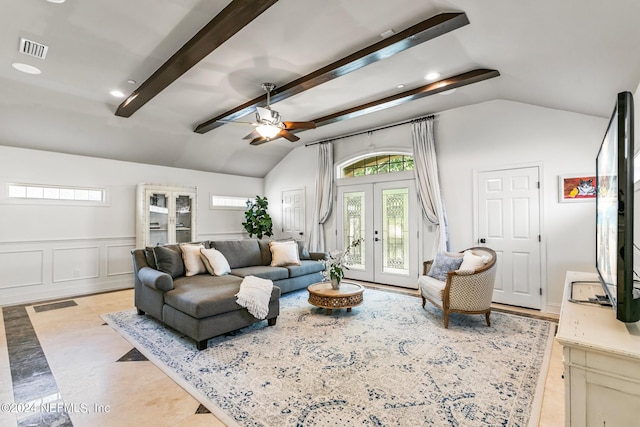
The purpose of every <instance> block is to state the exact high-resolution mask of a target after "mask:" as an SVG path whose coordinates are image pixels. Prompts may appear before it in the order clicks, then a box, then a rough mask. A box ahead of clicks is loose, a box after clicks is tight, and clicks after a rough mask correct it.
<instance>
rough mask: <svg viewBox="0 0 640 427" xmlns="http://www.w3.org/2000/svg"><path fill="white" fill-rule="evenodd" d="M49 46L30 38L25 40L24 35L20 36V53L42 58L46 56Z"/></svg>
mask: <svg viewBox="0 0 640 427" xmlns="http://www.w3.org/2000/svg"><path fill="white" fill-rule="evenodd" d="M48 50H49V46H45V45H43V44H40V43H36V42H34V41H31V40H27V39H25V38H24V37H20V53H24V54H25V55H29V56H33V57H35V58H40V59H44V58H45V57H46V56H47V51H48Z"/></svg>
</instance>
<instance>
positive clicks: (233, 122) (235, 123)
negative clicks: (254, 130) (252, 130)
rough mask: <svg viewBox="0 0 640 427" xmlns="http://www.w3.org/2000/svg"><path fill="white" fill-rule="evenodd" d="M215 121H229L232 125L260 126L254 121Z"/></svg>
mask: <svg viewBox="0 0 640 427" xmlns="http://www.w3.org/2000/svg"><path fill="white" fill-rule="evenodd" d="M216 121H217V122H221V123H229V124H232V125H251V126H260V124H259V123H256V122H239V121H237V120H216Z"/></svg>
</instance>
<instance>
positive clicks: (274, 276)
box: [231, 265, 289, 280]
mask: <svg viewBox="0 0 640 427" xmlns="http://www.w3.org/2000/svg"><path fill="white" fill-rule="evenodd" d="M231 274H233V275H234V276H238V277H246V276H257V277H260V278H261V279H269V280H282V279H287V278H288V277H289V270H287V269H286V268H285V267H269V266H266V265H255V266H252V267H243V268H234V269H232V270H231Z"/></svg>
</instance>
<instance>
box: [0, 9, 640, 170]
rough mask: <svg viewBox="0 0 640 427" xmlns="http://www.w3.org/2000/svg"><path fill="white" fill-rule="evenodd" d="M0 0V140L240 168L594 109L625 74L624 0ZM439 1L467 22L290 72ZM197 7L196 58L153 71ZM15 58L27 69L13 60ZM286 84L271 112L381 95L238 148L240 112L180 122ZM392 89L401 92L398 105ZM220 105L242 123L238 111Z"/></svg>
mask: <svg viewBox="0 0 640 427" xmlns="http://www.w3.org/2000/svg"><path fill="white" fill-rule="evenodd" d="M256 4H260V5H262V9H263V10H262V9H261V10H259V11H257V12H256V13H255V16H247V17H245V18H246V19H244V18H243V16H240V15H237V14H235V15H234V14H232V15H230V16H229V17H228V18H229V19H227V20H224V21H223V20H222V17H224V13H225V11H229V10H230V8H232V9H233V8H234V7H240V6H248V7H250V6H252V5H253V6H255V5H256ZM233 10H243V9H233ZM0 12H1V13H0V28H2V32H1V33H0V34H1V37H0V52H1V53H2V55H1V56H0V57H2V58H3V61H4V64H2V66H0V145H8V146H17V147H24V148H33V149H41V150H49V151H56V152H63V153H71V154H80V155H87V156H94V157H103V158H110V159H118V160H126V161H133V162H142V163H150V164H157V165H165V166H175V167H181V168H189V169H197V170H205V171H212V172H221V173H230V174H238V175H246V176H256V177H262V176H265V175H266V173H268V171H269V170H271V169H272V168H273V167H274V166H275V165H276V164H277V163H278V162H279V161H280V160H281V159H282V158H283V157H284V156H286V154H287V153H288V152H289V151H290V150H291V149H293V148H295V147H298V146H300V145H303V144H305V143H309V142H315V141H318V140H322V139H325V138H330V137H334V136H339V135H343V134H347V133H351V132H356V131H360V130H363V129H368V128H372V127H377V126H382V125H385V124H389V123H395V122H398V121H401V120H407V119H410V118H413V117H418V116H422V115H426V114H429V113H437V112H442V111H446V110H448V109H452V108H458V107H462V106H465V105H469V104H477V103H481V102H485V101H489V100H494V99H506V100H512V101H518V102H525V103H529V104H534V105H539V106H543V107H548V108H555V109H561V110H567V111H573V112H577V113H583V114H590V115H595V116H600V117H607V116H608V115H609V114H610V111H611V109H612V108H613V100H614V96H615V94H616V93H617V92H619V91H621V90H632V91H633V90H635V88H636V87H637V85H638V83H639V81H640V55H638V54H637V46H638V44H639V42H640V25H638V20H639V17H640V2H637V1H636V0H617V1H615V2H602V1H600V0H560V1H553V2H550V1H543V2H540V1H537V0H521V1H517V2H514V1H512V0H493V1H491V2H479V1H477V0H450V1H444V0H424V1H415V0H395V1H393V2H390V1H386V0H323V1H315V0H314V1H312V0H260V1H258V0H255V1H242V0H234V1H228V0H222V1H213V0H136V1H128V0H110V1H103V2H97V1H80V0H66V1H65V2H64V3H60V4H55V3H50V2H48V1H45V0H7V1H3V3H2V6H1V10H0ZM449 12H454V13H460V12H462V13H464V14H465V16H466V19H468V21H469V23H468V24H467V25H460V26H455V28H451V29H447V31H442V34H437V36H434V37H427V38H426V39H425V41H422V40H418V41H419V43H418V42H417V41H416V37H420V36H412V38H409V39H406V40H405V42H398V43H399V44H396V45H395V47H398V46H400V45H401V44H402V43H406V44H410V45H412V46H411V47H409V48H407V49H406V50H402V49H397V50H401V51H399V52H398V53H395V54H394V55H386V53H388V51H381V53H380V54H376V55H370V56H369V57H368V59H367V60H366V65H364V66H361V65H363V64H362V63H360V62H358V61H354V62H353V63H352V64H350V65H348V66H345V67H343V68H342V69H338V70H337V71H331V72H329V73H327V74H326V75H325V76H324V77H322V78H316V79H315V80H313V79H312V78H309V79H308V80H305V78H307V76H309V75H310V74H312V73H314V72H316V71H317V70H322V69H323V68H324V67H327V66H329V65H331V64H333V63H336V62H337V61H340V60H342V59H344V58H347V57H349V56H350V55H354V54H355V53H357V52H358V51H361V50H362V49H366V48H368V47H370V46H380V45H381V44H384V43H385V41H389V40H391V41H393V40H392V39H390V38H389V34H390V33H389V30H391V31H393V34H396V35H399V34H401V32H402V31H404V30H407V29H409V28H411V27H412V26H415V25H416V24H419V23H421V22H423V21H425V20H428V19H430V18H432V17H434V16H437V15H439V14H442V13H449ZM221 13H223V15H220V14H221ZM216 17H218V18H216ZM216 19H218V21H216ZM243 19H244V21H243ZM212 20H213V22H214V24H215V25H212V26H211V29H212V31H213V34H214V35H215V40H213V41H211V39H205V41H204V42H202V43H201V44H200V46H204V47H205V53H204V54H202V49H200V54H201V57H194V56H189V55H192V54H187V56H185V57H184V58H180V61H177V64H178V68H180V67H182V68H184V69H187V71H186V72H184V73H183V74H178V75H174V76H172V77H171V78H168V73H170V72H174V71H172V70H171V68H170V67H169V65H171V64H170V63H169V65H164V67H163V64H167V61H169V60H170V58H171V57H172V56H173V55H174V54H176V52H179V51H180V49H181V48H183V46H185V44H187V42H188V41H189V40H190V39H192V38H193V37H194V36H196V34H198V32H199V31H200V30H201V29H203V27H204V28H206V27H205V26H206V25H207V24H208V23H210V22H212ZM458 27H459V28H458ZM221 29H225V31H227V30H228V31H227V34H223V32H222V31H221ZM203 31H204V30H203ZM383 34H384V36H383ZM21 37H24V38H26V39H29V40H32V41H35V42H38V43H42V44H45V45H47V46H48V47H49V49H48V52H47V56H46V58H45V59H44V60H41V59H38V58H33V57H29V56H26V55H24V54H22V53H19V52H18V47H19V41H20V38H21ZM391 37H394V36H391ZM395 37H397V36H395ZM388 44H392V43H390V42H389V43H388ZM414 44H415V45H414ZM189 47H190V46H189V45H187V46H186V47H185V49H187V51H188V48H189ZM206 49H208V50H210V53H207V52H206ZM188 52H190V51H188ZM386 56H388V57H386ZM378 57H381V58H378ZM372 58H373V59H379V60H377V61H371V59H372ZM190 60H191V61H192V62H193V64H194V65H193V66H192V67H189V66H190V65H191V64H186V65H189V66H184V67H183V65H185V61H186V62H188V61H190ZM15 62H20V63H26V64H29V65H33V66H36V67H38V68H39V69H40V70H41V71H42V73H41V74H39V75H29V74H24V73H21V72H18V71H16V70H15V69H14V68H12V67H11V64H12V63H15ZM479 69H480V70H489V71H490V70H497V71H498V72H499V76H497V73H495V72H493V73H492V75H491V76H487V77H486V79H484V78H482V79H481V78H476V80H477V81H476V82H473V83H472V84H467V85H460V87H458V88H457V90H456V91H455V92H453V93H450V91H447V92H445V94H437V92H443V90H444V87H442V88H441V87H440V85H441V84H446V83H452V82H454V81H457V80H455V79H456V78H459V76H461V75H462V76H465V75H468V74H465V73H469V72H472V71H473V70H479ZM345 70H346V71H351V72H348V73H345ZM432 71H436V72H439V73H440V78H439V79H437V80H436V82H435V83H434V82H429V81H426V80H425V79H424V76H425V75H426V74H427V73H429V72H432ZM154 73H156V75H155V76H157V75H158V74H160V76H161V77H162V79H164V80H165V83H166V84H165V86H166V87H157V86H156V87H155V89H154V90H152V92H157V95H155V96H152V97H149V99H148V100H147V99H144V101H147V102H139V101H141V100H142V98H143V95H142V94H145V96H146V94H148V93H149V87H151V88H152V89H153V85H152V83H154V80H153V77H152V76H154ZM312 77H313V76H312ZM333 77H335V78H333ZM162 79H161V80H162ZM128 80H135V83H128ZM297 81H298V82H299V81H302V83H301V84H298V86H297V89H296V90H289V91H288V92H285V91H283V92H281V93H280V94H281V95H280V98H278V97H276V98H275V101H276V102H274V103H273V104H272V107H273V109H274V110H277V111H279V112H280V114H281V115H282V116H283V118H284V120H287V121H306V120H318V119H321V118H324V119H327V118H328V117H333V116H334V115H335V114H336V113H340V112H344V111H347V112H353V111H354V110H357V109H358V107H359V106H362V105H365V104H368V103H372V105H377V104H378V103H380V102H381V100H385V99H387V100H389V101H390V102H388V103H387V104H388V105H392V106H391V107H390V108H385V109H380V108H378V107H375V108H370V109H369V110H367V111H366V112H367V114H362V115H359V114H351V115H350V116H347V117H344V120H338V121H336V120H330V121H327V120H325V121H324V122H323V123H319V124H322V125H321V126H319V127H318V128H317V129H313V130H305V131H303V132H299V133H296V136H298V137H299V138H300V141H298V142H295V143H291V142H289V141H287V140H284V139H277V140H273V141H270V142H268V143H265V144H262V145H259V146H251V145H249V143H248V141H246V140H242V138H243V137H244V136H245V135H246V134H248V133H249V132H251V131H252V130H253V128H252V127H251V126H248V125H243V124H223V125H222V126H218V125H219V124H215V125H213V126H208V127H207V128H206V129H204V130H205V132H204V133H197V132H194V130H195V129H196V128H197V127H198V126H199V125H203V124H205V123H207V121H209V120H210V119H215V118H216V117H223V118H224V117H228V114H227V113H228V112H230V111H233V110H234V109H237V107H240V106H243V105H245V104H249V105H253V104H255V103H252V102H251V101H252V100H254V99H256V98H258V97H261V96H263V95H264V91H263V90H262V89H261V87H260V84H261V83H263V82H273V83H275V84H276V85H277V86H278V87H282V88H284V89H286V88H287V87H288V86H287V84H290V86H296V82H297ZM145 82H151V83H147V84H146V86H145ZM292 82H293V83H292ZM398 85H404V87H402V88H398ZM425 86H426V87H425ZM113 89H119V90H120V91H122V92H123V93H124V94H125V95H127V96H128V95H130V94H133V93H139V94H138V97H140V99H138V100H137V101H135V100H134V101H131V104H134V103H138V102H139V104H141V105H136V108H135V111H133V112H130V114H129V113H127V114H120V113H121V112H122V111H123V108H124V107H125V106H124V105H121V104H122V103H123V101H124V100H125V99H123V98H114V97H112V96H111V95H110V94H109V92H110V91H111V90H113ZM404 92H408V93H410V94H411V96H410V97H409V98H408V99H411V100H410V101H409V102H406V103H401V102H399V101H398V100H400V101H402V100H403V99H404V98H405V96H404V95H403V93H404ZM277 94H278V89H276V95H277ZM285 95H286V96H285ZM423 95H428V96H423ZM262 105H264V104H262ZM119 106H120V111H119V114H120V115H116V111H117V110H118V107H119ZM123 115H124V116H129V117H122V116H123ZM354 116H356V117H354ZM341 117H342V116H341ZM233 118H234V119H237V120H239V121H254V117H253V113H251V114H249V115H246V116H243V117H238V118H236V117H233ZM319 122H322V120H320V121H319ZM325 122H326V123H325ZM213 123H215V121H214V122H213ZM202 129H203V128H202V127H200V130H202ZM514 143H517V141H514Z"/></svg>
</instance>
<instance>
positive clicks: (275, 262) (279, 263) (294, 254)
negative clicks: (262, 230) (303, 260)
mask: <svg viewBox="0 0 640 427" xmlns="http://www.w3.org/2000/svg"><path fill="white" fill-rule="evenodd" d="M269 248H270V249H271V267H283V266H285V265H300V255H299V254H298V245H297V244H296V242H294V241H293V240H287V241H284V242H271V243H269Z"/></svg>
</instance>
